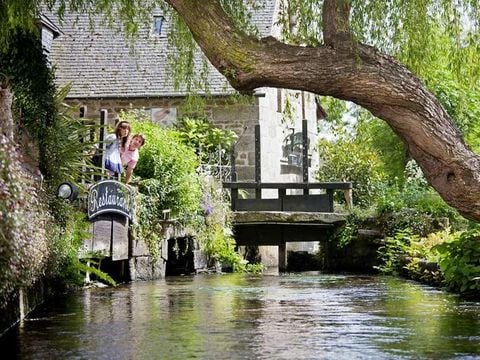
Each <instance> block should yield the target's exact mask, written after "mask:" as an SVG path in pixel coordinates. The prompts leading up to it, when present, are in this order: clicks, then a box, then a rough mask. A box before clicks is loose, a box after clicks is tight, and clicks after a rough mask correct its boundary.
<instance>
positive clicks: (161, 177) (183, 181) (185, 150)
mask: <svg viewBox="0 0 480 360" xmlns="http://www.w3.org/2000/svg"><path fill="white" fill-rule="evenodd" d="M120 117H121V118H122V119H123V120H127V121H130V123H131V124H132V129H133V133H142V134H143V135H144V136H145V138H146V142H145V145H144V146H143V147H142V148H141V149H140V159H139V161H138V164H137V167H136V168H135V175H136V176H138V177H140V179H137V184H138V187H139V190H140V192H141V193H142V194H144V195H146V196H145V197H144V198H143V205H142V208H148V211H149V212H150V213H151V215H152V216H157V217H161V216H162V210H164V209H171V211H172V214H173V215H174V216H178V217H184V216H185V215H187V214H191V213H194V212H196V211H197V210H198V209H199V207H200V199H201V191H200V183H199V177H198V175H197V172H196V169H197V167H198V165H199V163H198V159H197V156H196V155H195V152H194V150H193V149H192V148H189V147H188V146H186V145H184V144H182V142H181V141H180V139H179V136H178V133H177V132H176V131H174V130H165V129H162V128H161V127H159V126H158V125H156V124H154V123H152V122H151V121H150V120H149V119H148V117H147V116H146V114H145V113H143V112H142V111H132V112H129V113H122V114H120Z"/></svg>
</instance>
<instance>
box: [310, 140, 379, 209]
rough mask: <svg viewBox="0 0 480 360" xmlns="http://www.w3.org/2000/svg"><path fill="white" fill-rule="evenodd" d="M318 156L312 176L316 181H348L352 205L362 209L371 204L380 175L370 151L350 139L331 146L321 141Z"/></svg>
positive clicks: (376, 190)
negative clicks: (319, 164) (350, 188)
mask: <svg viewBox="0 0 480 360" xmlns="http://www.w3.org/2000/svg"><path fill="white" fill-rule="evenodd" d="M319 156H320V159H321V160H322V161H323V165H322V167H321V168H320V169H319V171H318V172H317V174H316V178H317V179H318V180H319V181H351V182H352V184H353V189H354V191H353V202H354V204H356V205H359V206H364V207H366V206H368V205H370V204H372V203H373V202H374V201H375V199H376V197H377V195H378V194H379V191H380V188H381V186H382V183H383V179H384V173H383V165H382V163H381V161H380V159H379V158H378V156H377V155H376V154H375V153H374V152H373V151H371V150H370V149H368V148H365V147H364V145H363V144H362V143H358V142H356V141H354V140H352V139H351V138H348V137H342V138H340V139H337V140H336V141H335V142H330V141H327V140H321V141H320V143H319Z"/></svg>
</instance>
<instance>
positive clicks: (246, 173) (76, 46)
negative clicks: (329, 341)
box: [48, 0, 318, 262]
mask: <svg viewBox="0 0 480 360" xmlns="http://www.w3.org/2000/svg"><path fill="white" fill-rule="evenodd" d="M278 13H279V1H276V0H264V6H263V7H262V8H260V9H258V10H256V11H255V12H254V13H253V14H252V21H253V23H254V24H255V25H256V27H257V29H258V32H259V34H260V36H261V37H265V36H276V37H279V36H280V29H279V28H278V26H277V25H275V24H276V23H277V20H278ZM49 17H50V18H52V19H55V16H54V15H52V14H50V15H49ZM54 22H56V23H57V24H58V26H59V28H60V29H61V32H62V34H61V36H59V37H58V38H56V39H55V41H53V42H52V46H51V49H48V51H49V53H50V57H51V61H52V63H53V65H54V66H55V69H56V72H55V73H56V82H57V85H59V86H64V85H66V84H71V90H70V93H69V95H68V97H67V99H66V100H67V102H69V103H71V104H75V105H81V106H86V109H87V112H86V116H87V117H91V118H98V116H99V115H98V114H99V110H100V109H107V110H108V113H109V121H110V122H111V123H112V125H113V122H114V119H115V118H116V116H117V113H118V112H119V111H120V110H122V109H129V108H137V109H138V108H143V109H145V110H146V111H147V112H148V113H149V114H150V116H151V118H152V121H154V122H158V123H160V124H163V125H165V126H168V125H170V124H172V123H175V121H176V120H177V118H179V117H181V116H182V105H183V104H184V101H185V97H186V94H187V92H186V91H185V89H180V90H178V89H176V88H175V87H174V83H173V80H172V78H171V76H169V73H168V57H169V54H171V53H172V51H174V50H173V49H171V48H170V47H169V44H168V38H167V34H168V32H169V25H170V24H169V23H168V21H167V20H166V18H165V17H164V16H163V14H162V12H161V11H154V12H153V13H152V17H151V23H150V25H147V26H145V27H143V28H141V29H140V31H139V33H138V36H137V37H136V38H135V40H134V42H133V43H129V42H128V40H126V38H125V36H124V34H123V33H122V32H121V31H120V30H118V29H115V28H111V27H106V26H104V25H102V24H101V22H100V20H99V19H94V23H95V26H94V29H93V30H92V29H91V25H90V24H91V23H90V19H89V18H88V16H86V15H79V14H69V13H67V14H65V16H64V20H63V22H62V23H59V22H58V21H54ZM195 63H196V67H197V69H198V70H199V71H200V70H201V69H202V55H201V54H200V53H198V54H197V55H196V57H195ZM208 65H209V66H208V68H209V69H208V87H209V89H208V94H209V97H208V100H207V105H206V106H207V109H206V112H207V114H208V117H209V120H210V121H211V122H212V123H213V124H214V125H215V126H217V127H220V128H224V129H230V130H234V131H235V132H236V133H237V135H238V136H239V139H238V142H237V144H236V147H235V153H236V158H235V164H236V168H237V179H238V180H252V181H253V180H254V169H255V153H254V149H255V146H254V129H255V126H256V125H260V146H261V180H262V181H264V182H301V181H302V167H301V165H302V161H301V158H300V152H298V151H296V150H295V146H296V144H295V142H298V139H299V135H300V136H301V132H302V120H303V119H305V120H307V123H308V138H309V144H310V145H309V158H310V167H309V179H310V180H313V173H314V171H315V170H316V168H317V167H318V156H317V154H316V153H315V144H316V143H317V113H318V111H317V110H318V109H317V104H316V102H315V97H314V95H313V94H309V93H304V92H301V91H293V90H286V89H274V88H259V89H256V91H255V96H254V98H253V102H252V103H249V104H239V103H232V102H230V101H229V98H230V97H231V95H232V94H234V89H233V88H231V87H230V86H229V85H228V83H227V82H226V80H225V78H224V77H223V76H222V75H221V74H220V73H219V72H218V71H217V70H216V69H215V68H213V66H211V65H210V64H208ZM201 94H203V95H206V94H205V93H201ZM287 104H288V105H287ZM286 106H287V107H288V109H290V110H289V114H290V116H286V114H285V109H286ZM266 195H267V196H268V194H266ZM296 246H298V245H296ZM307 248H308V249H309V250H312V247H311V246H308V247H307ZM304 250H305V249H304ZM274 253H275V254H276V251H275V252H274ZM272 261H273V262H274V261H275V260H272Z"/></svg>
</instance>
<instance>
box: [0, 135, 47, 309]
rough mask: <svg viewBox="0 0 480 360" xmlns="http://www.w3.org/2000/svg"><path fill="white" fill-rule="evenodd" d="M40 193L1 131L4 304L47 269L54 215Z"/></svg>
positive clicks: (0, 286) (0, 292)
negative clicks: (15, 291)
mask: <svg viewBox="0 0 480 360" xmlns="http://www.w3.org/2000/svg"><path fill="white" fill-rule="evenodd" d="M39 196H40V194H39V190H38V189H37V188H36V187H35V182H34V179H33V178H32V177H31V175H29V173H27V172H25V171H24V170H23V169H22V164H21V163H20V159H19V153H18V151H17V150H16V149H15V147H14V146H13V144H12V143H11V142H10V140H8V139H7V138H6V137H5V136H3V135H0V304H4V303H5V302H6V301H7V300H8V297H9V295H10V294H11V293H12V291H13V290H15V289H18V288H20V287H26V286H29V285H30V284H32V283H33V282H34V281H35V280H36V279H37V278H38V277H39V276H40V275H41V274H42V273H43V271H44V265H45V263H46V260H47V258H48V244H47V240H48V236H47V232H46V230H45V229H48V228H50V222H51V220H52V219H51V218H50V216H49V214H48V212H47V209H46V207H45V206H44V205H43V204H42V202H41V201H40V198H39Z"/></svg>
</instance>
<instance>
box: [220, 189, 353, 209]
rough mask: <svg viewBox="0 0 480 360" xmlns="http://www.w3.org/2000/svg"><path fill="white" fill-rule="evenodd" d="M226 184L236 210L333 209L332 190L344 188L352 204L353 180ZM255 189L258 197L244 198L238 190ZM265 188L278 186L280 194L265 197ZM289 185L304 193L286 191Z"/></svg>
mask: <svg viewBox="0 0 480 360" xmlns="http://www.w3.org/2000/svg"><path fill="white" fill-rule="evenodd" d="M223 187H224V188H227V189H230V190H231V206H232V210H233V211H303V212H334V209H333V194H334V192H335V191H337V190H341V191H344V193H345V198H346V201H347V205H349V206H350V205H351V204H350V199H351V191H352V183H350V182H328V183H327V182H323V183H262V182H224V183H223ZM241 189H245V190H247V189H254V190H255V198H251V199H242V198H240V197H239V190H241ZM263 189H277V190H278V197H277V198H273V199H271V198H262V190H263ZM288 189H300V190H303V194H301V195H292V194H288V195H287V190H288ZM317 189H321V190H325V193H324V194H310V190H317Z"/></svg>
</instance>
